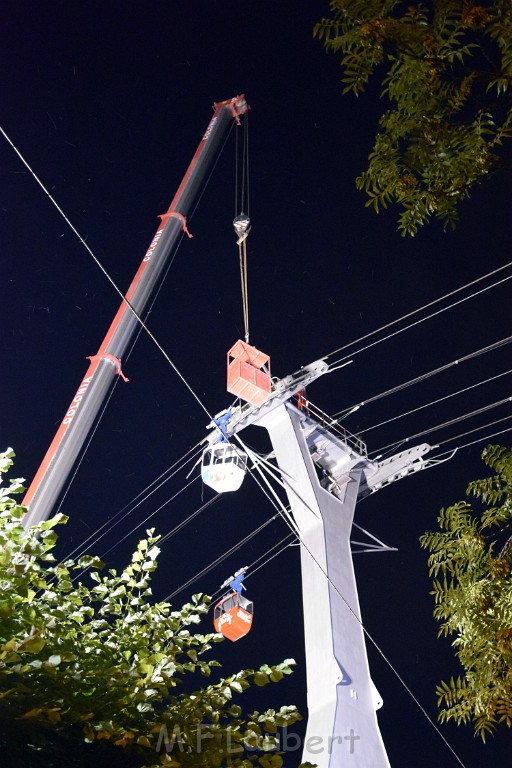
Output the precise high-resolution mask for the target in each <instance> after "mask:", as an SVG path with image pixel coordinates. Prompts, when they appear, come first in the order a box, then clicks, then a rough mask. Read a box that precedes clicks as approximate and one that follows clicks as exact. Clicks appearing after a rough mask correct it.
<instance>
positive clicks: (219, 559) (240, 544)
mask: <svg viewBox="0 0 512 768" xmlns="http://www.w3.org/2000/svg"><path fill="white" fill-rule="evenodd" d="M278 517H280V514H279V513H276V514H275V515H273V516H272V517H270V518H269V519H268V520H266V521H265V522H264V523H262V524H261V525H259V526H258V527H257V528H255V529H254V531H252V532H251V533H249V534H247V536H245V537H244V538H243V539H241V540H240V541H238V542H237V543H236V544H234V545H233V546H232V547H230V548H229V549H227V550H226V551H225V552H224V553H223V554H222V555H219V557H217V558H216V560H213V561H212V562H211V563H210V564H209V565H207V566H206V567H205V568H203V570H202V571H200V572H199V573H196V575H195V576H193V577H192V578H191V579H189V580H188V581H186V582H185V583H184V584H182V585H181V586H180V587H178V589H175V590H174V592H171V593H170V594H169V595H167V597H166V598H165V599H164V602H168V601H169V600H172V598H173V597H174V596H175V595H177V594H178V593H179V592H182V591H183V590H184V589H187V587H189V586H190V585H191V584H194V582H196V581H198V580H199V579H201V578H202V577H203V576H205V575H206V574H207V573H209V572H210V571H211V570H213V568H215V567H216V566H217V565H219V564H220V563H222V562H223V561H224V560H225V559H226V558H227V557H229V556H230V555H232V554H234V552H236V551H237V550H238V549H240V547H243V546H244V544H247V542H248V541H250V540H251V539H253V538H254V537H255V536H257V535H258V533H261V531H263V530H264V529H265V528H266V527H267V526H268V525H270V523H272V522H273V521H274V520H276V519H277V518H278Z"/></svg>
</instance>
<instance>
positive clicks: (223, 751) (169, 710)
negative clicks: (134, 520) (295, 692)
mask: <svg viewBox="0 0 512 768" xmlns="http://www.w3.org/2000/svg"><path fill="white" fill-rule="evenodd" d="M12 456H13V453H12V451H8V452H6V453H3V454H0V477H1V475H2V474H3V473H5V472H6V471H7V470H8V469H9V467H10V466H11V464H12ZM22 490H23V488H22V485H21V481H19V480H13V481H11V482H10V483H8V484H7V485H6V487H5V488H3V489H0V744H2V745H3V746H4V748H5V751H4V750H3V751H2V754H3V755H4V754H5V755H8V754H9V752H8V751H7V750H8V749H11V748H16V741H17V740H18V739H19V738H20V734H21V737H23V736H24V737H25V738H26V739H27V741H28V744H27V743H25V745H24V747H23V749H24V752H23V755H20V758H19V760H18V761H16V762H15V764H16V766H17V768H22V766H30V767H31V768H32V766H34V765H44V766H45V768H50V766H53V765H56V764H60V765H64V764H65V765H66V766H75V765H77V766H78V765H82V766H83V765H91V762H92V760H93V759H94V760H97V759H98V755H101V754H103V752H104V751H105V749H106V748H107V747H108V748H109V749H110V752H109V755H108V758H109V762H108V764H109V766H114V765H118V764H119V763H118V762H115V760H116V759H117V757H119V753H123V755H124V757H125V760H124V763H123V764H124V765H126V766H128V765H139V766H140V765H142V764H144V765H145V766H151V768H156V766H161V765H164V766H170V767H171V768H179V766H183V768H186V767H187V766H192V765H194V766H198V765H200V766H204V767H205V768H207V767H208V766H215V767H216V766H220V765H228V764H229V765H230V766H233V768H237V767H238V766H239V767H240V768H252V766H253V764H257V765H260V766H261V768H280V766H281V764H282V758H281V756H280V753H278V752H277V751H276V746H277V744H278V729H279V728H280V727H283V726H288V725H291V724H292V723H294V722H295V721H297V720H298V719H300V716H299V714H298V712H297V710H296V708H295V707H294V706H284V707H281V709H279V710H278V711H275V710H271V709H270V710H267V711H266V712H263V713H259V712H254V713H252V714H249V715H244V714H243V712H242V708H241V707H240V706H239V704H237V703H235V699H236V697H237V696H238V695H239V694H241V693H243V692H244V691H245V690H246V689H247V688H249V686H250V685H251V684H255V685H256V686H263V685H266V684H267V683H269V682H278V681H279V680H281V679H282V678H283V677H284V675H288V674H290V673H291V668H290V667H291V665H292V664H293V663H294V662H293V660H290V659H289V660H286V661H285V662H283V663H282V664H277V665H276V666H268V665H263V666H261V667H260V668H259V669H258V670H251V669H245V670H242V671H240V672H238V673H236V674H233V675H230V676H229V677H224V678H221V679H220V680H218V682H214V683H211V684H205V685H203V686H201V684H200V680H201V678H202V677H203V678H209V677H210V675H211V674H212V671H214V670H215V668H216V667H218V666H219V664H218V662H217V661H215V660H213V659H211V658H209V654H208V652H209V651H210V650H211V647H212V643H214V642H217V641H219V640H221V639H222V638H221V636H219V635H216V634H214V633H208V634H200V633H198V632H196V631H195V630H196V629H197V625H198V624H199V622H200V620H201V618H202V617H203V616H204V615H205V614H206V613H207V612H208V602H209V598H207V597H206V596H205V595H201V594H197V595H194V596H193V597H192V600H191V602H190V603H187V604H186V605H184V606H183V607H182V608H181V609H179V610H173V609H172V607H171V605H170V604H168V603H165V602H160V603H153V602H151V587H150V579H151V575H152V573H153V572H154V571H155V569H156V567H157V558H158V554H159V549H158V546H157V541H158V537H157V536H155V535H154V534H153V531H152V530H150V531H148V532H147V538H146V539H144V540H143V541H140V542H139V545H138V547H137V550H136V551H135V552H134V554H133V556H132V558H131V562H130V563H129V565H127V566H126V568H124V570H123V571H122V572H121V573H117V571H115V570H113V569H111V570H109V571H108V573H106V574H104V573H103V572H102V571H103V563H101V561H99V560H98V559H97V558H94V557H90V556H87V557H82V558H81V559H79V560H78V562H74V561H73V560H67V561H66V562H62V563H58V562H57V561H56V560H55V557H54V555H53V553H52V549H53V548H54V546H55V543H56V539H57V536H56V533H55V530H54V529H55V527H56V525H58V524H60V523H64V522H65V521H66V518H65V517H64V516H62V515H56V516H55V517H54V518H53V519H51V520H48V521H46V522H43V523H41V524H40V525H38V526H34V527H32V528H31V529H30V530H29V531H28V532H25V531H24V530H23V527H22V525H21V518H22V516H23V514H24V509H23V507H22V506H20V505H19V504H16V502H15V500H14V499H13V495H15V494H17V493H20V492H21V491H22ZM86 572H88V579H90V581H91V582H92V586H91V587H88V586H86V585H85V583H84V578H83V577H84V574H85V573H86ZM79 579H81V580H79ZM191 628H192V629H191ZM187 677H189V678H190V681H189V682H188V683H186V678H187ZM197 686H199V687H197ZM194 687H196V690H194ZM9 735H11V736H12V740H11V741H10V739H9ZM84 739H85V743H86V745H88V746H86V754H85V757H84V762H76V760H77V757H76V754H75V751H74V750H75V748H77V747H78V745H80V748H81V749H82V752H83V745H84ZM48 743H49V746H48ZM66 745H67V747H68V749H67V755H66V760H65V761H64V762H61V763H59V761H58V760H57V761H56V762H55V760H56V757H55V756H56V754H57V752H58V753H59V754H60V753H62V752H63V750H64V752H65V751H66V749H65V747H66ZM110 745H112V746H110ZM114 745H115V746H114ZM70 747H72V749H71V748H70ZM102 750H103V752H102ZM31 752H32V756H31ZM41 758H43V759H42V760H41ZM38 760H40V762H38ZM2 765H7V763H6V762H4V758H3V757H2Z"/></svg>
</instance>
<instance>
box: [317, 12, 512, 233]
mask: <svg viewBox="0 0 512 768" xmlns="http://www.w3.org/2000/svg"><path fill="white" fill-rule="evenodd" d="M330 7H331V11H332V17H331V18H327V19H322V21H321V22H320V23H318V24H317V25H316V26H315V28H314V34H315V35H316V36H317V37H318V38H319V39H320V40H322V41H323V43H324V45H325V47H326V49H327V50H329V51H333V52H335V53H338V54H341V65H342V67H343V78H342V83H343V84H344V89H343V92H344V93H347V92H352V93H354V94H355V95H356V96H357V95H359V94H360V93H362V92H363V91H364V90H365V88H366V86H367V84H368V81H369V79H370V76H371V75H372V74H374V73H380V76H381V83H382V96H383V97H385V98H386V99H387V100H388V102H389V103H390V108H389V109H386V110H385V111H384V113H383V114H382V117H381V118H380V121H379V123H380V130H379V132H378V134H377V136H376V140H375V145H374V147H373V150H372V152H371V154H370V156H369V165H368V168H367V170H366V171H363V173H362V174H361V175H360V176H359V177H358V178H357V180H356V184H357V187H358V188H359V189H363V190H364V191H365V192H366V193H367V195H368V198H369V199H368V201H367V203H366V204H367V205H369V206H372V207H373V208H374V209H375V211H377V212H378V211H379V210H380V209H381V208H385V207H386V206H387V205H388V204H390V203H391V204H398V205H399V206H400V207H401V209H402V210H401V213H400V215H399V226H398V228H399V230H400V231H401V233H402V234H410V235H414V234H415V233H416V232H417V230H418V228H419V227H420V226H422V225H423V224H425V223H426V222H427V221H428V220H429V218H430V217H431V216H436V217H437V218H438V219H440V220H441V221H442V222H443V223H444V225H445V227H446V225H451V226H453V225H454V224H455V222H456V220H457V209H458V204H459V202H460V201H461V200H463V199H464V198H466V197H467V196H468V195H469V193H470V191H471V190H472V189H473V188H474V187H475V185H477V184H479V183H480V182H481V181H482V180H483V179H485V178H486V177H488V176H489V175H490V174H491V173H493V172H494V171H496V170H497V169H498V168H499V167H500V152H501V151H502V143H503V141H504V140H505V139H510V138H511V137H512V98H511V97H512V4H511V3H510V0H488V1H487V2H486V1H485V0H482V2H478V0H428V2H397V1H396V0H331V3H330Z"/></svg>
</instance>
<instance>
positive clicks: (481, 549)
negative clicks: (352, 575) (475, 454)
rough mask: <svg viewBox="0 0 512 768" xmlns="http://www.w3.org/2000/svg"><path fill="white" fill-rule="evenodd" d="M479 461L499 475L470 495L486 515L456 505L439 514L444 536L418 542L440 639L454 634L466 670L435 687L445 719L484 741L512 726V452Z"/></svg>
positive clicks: (493, 449) (473, 487)
mask: <svg viewBox="0 0 512 768" xmlns="http://www.w3.org/2000/svg"><path fill="white" fill-rule="evenodd" d="M482 458H483V460H484V461H485V463H486V464H487V465H488V466H489V467H490V468H491V469H492V470H493V472H494V474H493V475H492V476H490V477H486V478H484V479H483V480H475V481H473V482H471V483H470V484H469V486H468V488H467V494H468V495H472V496H474V497H475V498H476V499H478V500H479V501H480V502H481V505H482V506H483V509H482V511H481V513H480V514H479V515H476V514H475V513H474V512H473V510H472V507H471V505H470V504H468V502H466V501H459V502H458V503H457V504H453V505H452V506H451V507H448V508H447V509H442V510H441V513H440V515H439V518H438V521H439V525H440V527H441V531H442V532H441V533H439V532H437V533H425V534H424V535H423V536H422V537H421V539H420V541H421V544H422V546H423V547H424V548H426V549H428V550H429V551H430V556H429V559H428V563H429V568H430V571H429V572H430V575H431V576H433V577H434V580H433V591H432V593H431V594H433V595H434V598H435V603H436V607H435V610H434V616H435V617H436V619H438V620H439V621H440V622H441V626H440V629H439V635H444V636H447V635H455V640H454V641H453V643H452V645H453V647H454V648H455V649H456V655H457V657H458V659H459V661H460V662H461V664H462V666H463V668H464V675H463V676H460V675H459V676H458V677H457V678H453V677H452V678H451V679H450V681H449V682H448V683H446V682H442V683H441V684H440V685H439V686H438V688H437V696H438V705H439V706H443V707H444V709H442V710H441V713H440V719H441V721H447V720H454V721H455V722H456V723H457V724H460V723H467V722H469V721H470V720H473V722H474V728H475V731H476V733H478V734H479V735H480V736H481V737H482V739H483V740H484V741H485V736H486V734H488V733H492V732H493V731H494V730H495V729H496V726H497V724H499V723H504V724H505V725H507V726H508V727H510V726H511V725H512V578H511V563H512V535H510V534H511V530H510V529H511V528H512V450H507V449H505V448H503V447H500V446H495V445H490V446H488V447H487V448H486V449H485V451H484V452H483V454H482Z"/></svg>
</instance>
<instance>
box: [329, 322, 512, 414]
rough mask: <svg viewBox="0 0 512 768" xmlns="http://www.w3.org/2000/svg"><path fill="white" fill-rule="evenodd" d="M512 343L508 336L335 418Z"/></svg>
mask: <svg viewBox="0 0 512 768" xmlns="http://www.w3.org/2000/svg"><path fill="white" fill-rule="evenodd" d="M511 341H512V336H507V337H506V338H504V339H500V340H499V341H495V342H494V343H493V344H489V345H488V346H486V347H482V348H481V349H477V350H476V351H475V352H470V353H469V354H468V355H464V357H459V358H457V359H456V360H452V361H451V363H446V364H445V365H441V366H440V367H439V368H434V369H433V370H432V371H428V372H427V373H422V374H421V376H416V378H414V379H409V381H405V382H403V383H402V384H398V385H397V386H396V387H392V388H391V389H387V390H386V391H385V392H381V393H380V394H378V395H373V397H369V398H367V399H366V400H362V401H361V402H360V403H356V404H355V405H352V406H351V407H350V408H344V409H343V410H342V411H338V412H337V413H335V414H334V417H338V418H344V417H345V416H348V415H349V414H350V413H351V412H352V411H356V410H359V408H362V407H363V406H364V405H368V404H369V403H373V402H375V401H376V400H381V399H382V398H383V397H387V396H388V395H394V394H395V393H396V392H400V391H401V390H403V389H407V387H411V386H413V384H419V383H421V382H422V381H425V380H426V379H430V378H432V376H437V374H438V373H443V371H447V370H449V369H450V368H453V366H454V365H460V363H465V362H467V361H468V360H472V359H473V358H475V357H479V356H480V355H484V354H486V353H487V352H493V351H494V350H495V349H499V348H500V347H503V346H505V345H506V344H510V342H511Z"/></svg>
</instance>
